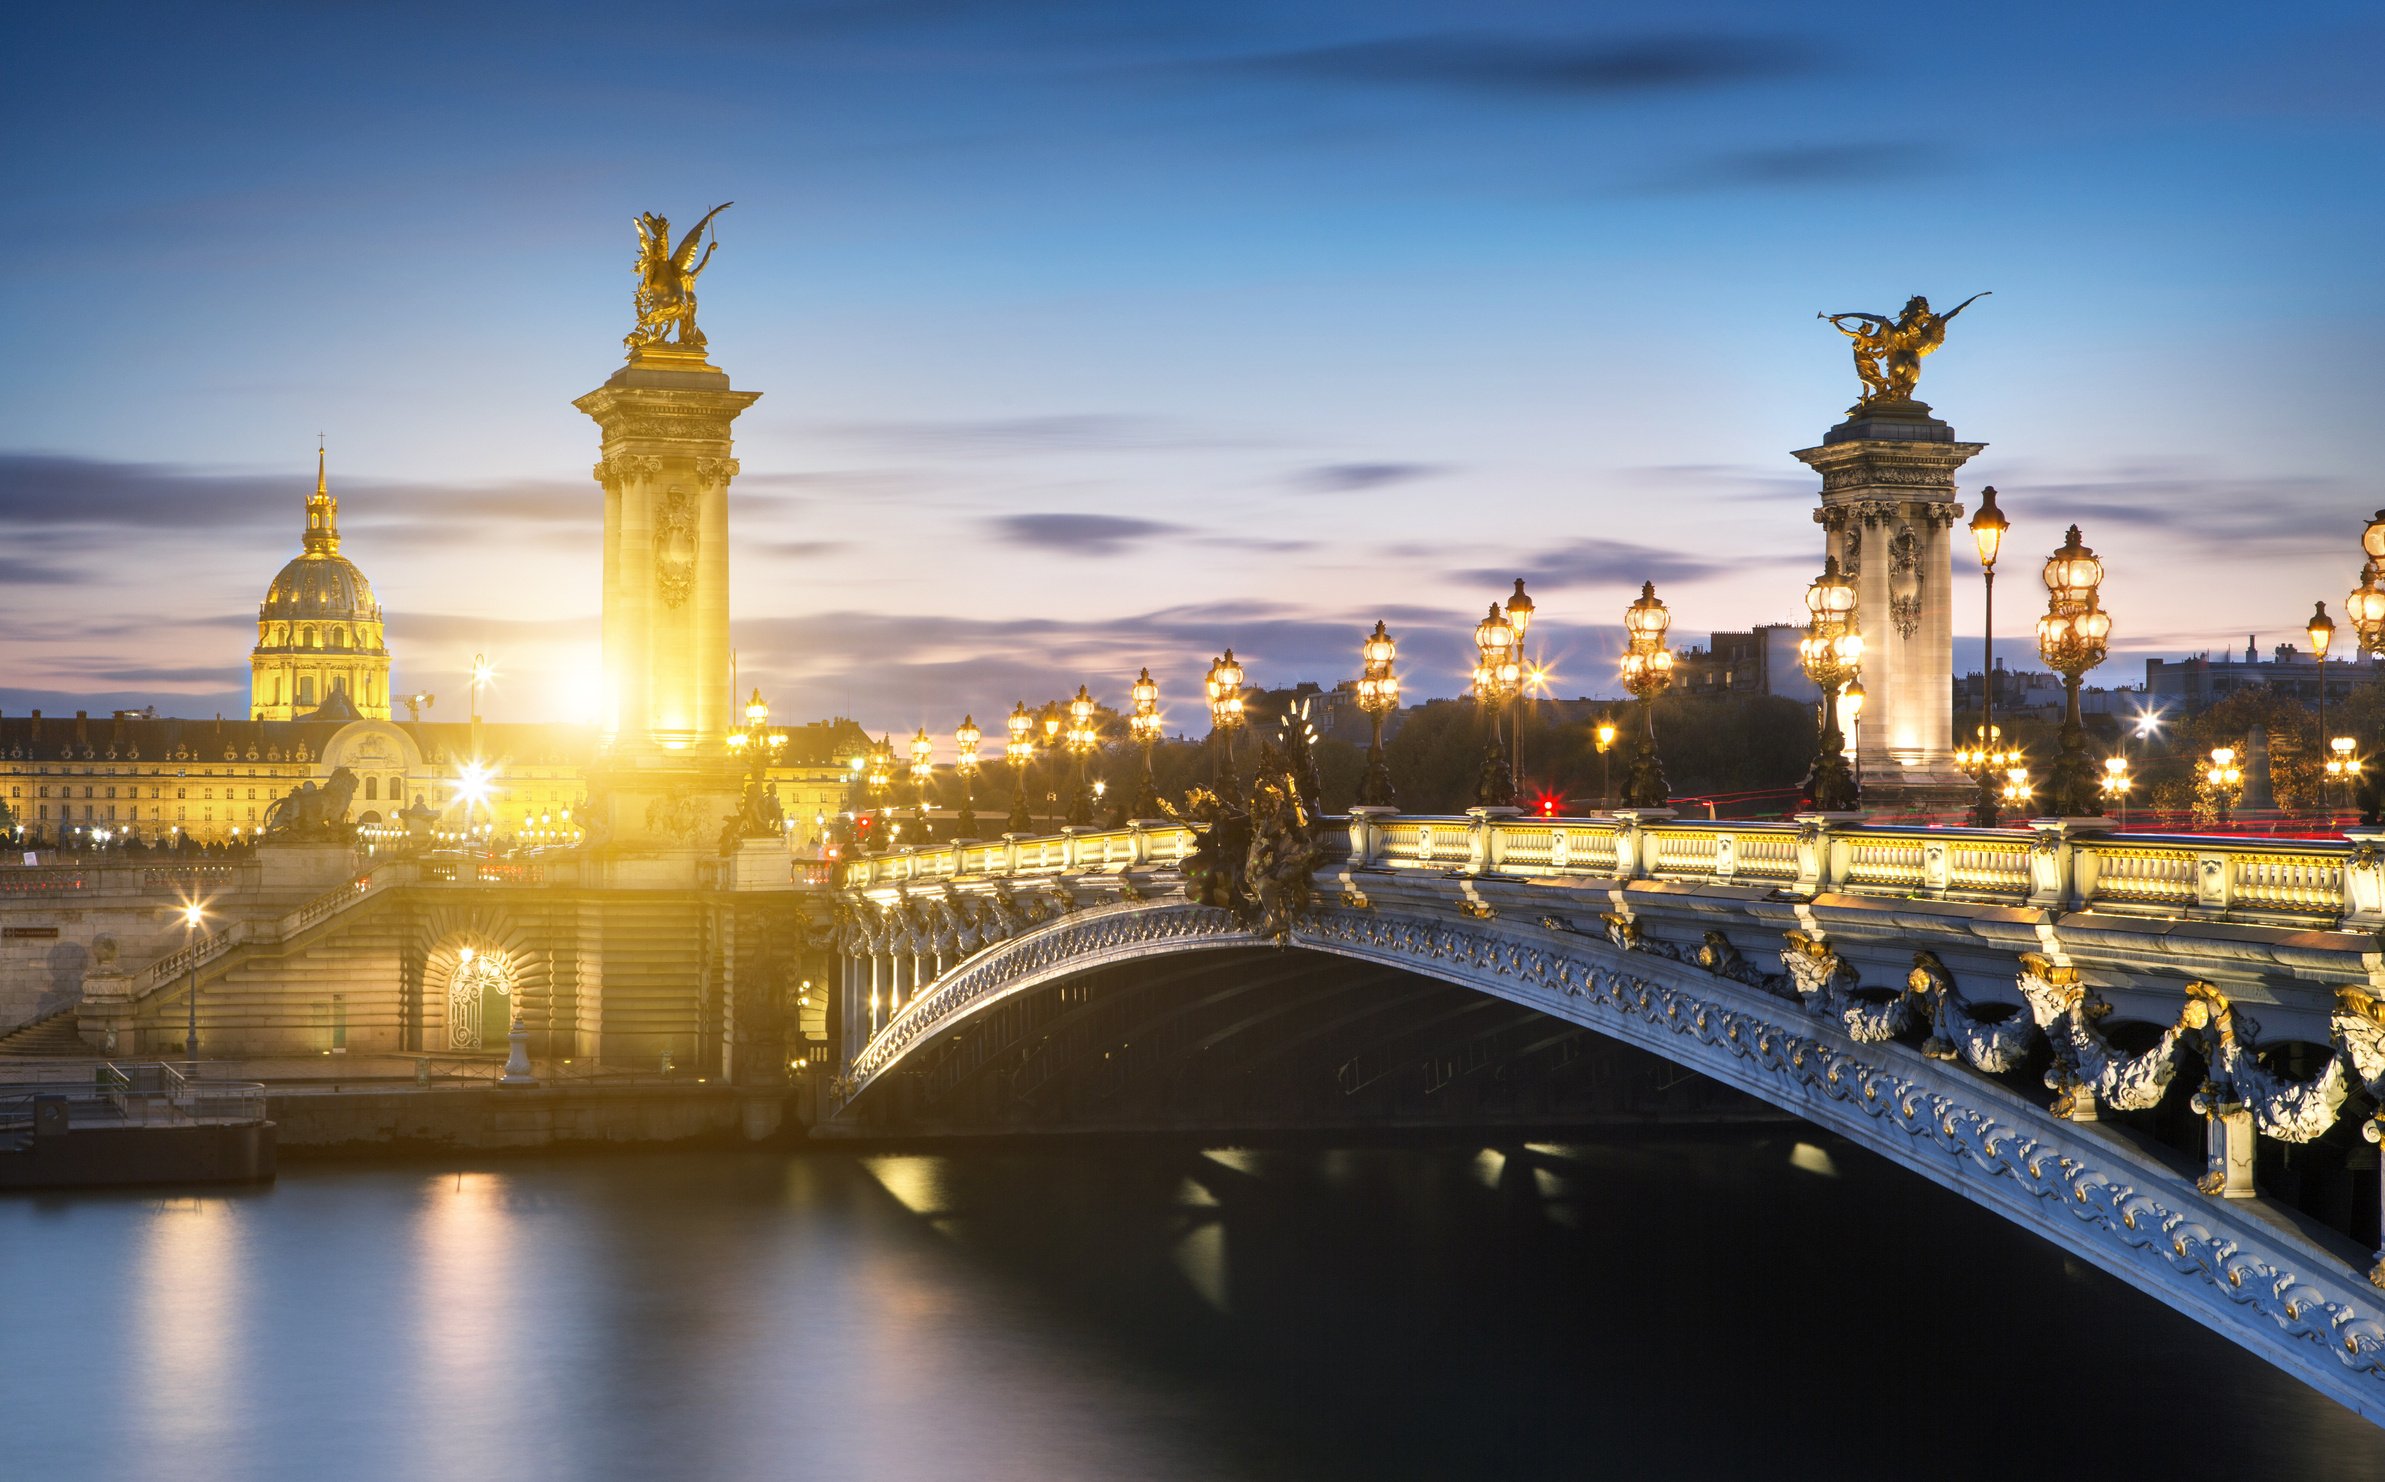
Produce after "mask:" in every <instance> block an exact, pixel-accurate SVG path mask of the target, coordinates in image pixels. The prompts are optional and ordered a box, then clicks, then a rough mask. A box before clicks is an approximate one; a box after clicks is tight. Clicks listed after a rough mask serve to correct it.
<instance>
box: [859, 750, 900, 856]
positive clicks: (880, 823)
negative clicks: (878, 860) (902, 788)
mask: <svg viewBox="0 0 2385 1482" xmlns="http://www.w3.org/2000/svg"><path fill="white" fill-rule="evenodd" d="M863 777H864V781H865V783H866V785H867V786H868V788H869V800H870V811H871V812H872V813H875V814H876V815H877V826H876V827H875V828H873V829H871V830H870V853H872V854H884V853H885V852H886V851H887V850H888V849H889V848H891V847H892V845H893V836H894V829H893V827H892V825H891V821H890V820H889V819H888V817H887V815H888V814H889V813H890V812H892V811H893V810H891V809H890V808H888V807H887V802H888V800H889V799H890V798H891V796H892V795H893V790H894V738H893V737H892V736H881V737H879V738H878V744H877V745H875V746H873V747H871V748H870V754H869V770H868V771H867V772H866V773H865V774H863Z"/></svg>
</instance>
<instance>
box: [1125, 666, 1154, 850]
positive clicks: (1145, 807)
mask: <svg viewBox="0 0 2385 1482" xmlns="http://www.w3.org/2000/svg"><path fill="white" fill-rule="evenodd" d="M1128 693H1129V694H1131V695H1133V696H1134V702H1135V708H1134V714H1133V715H1131V716H1129V717H1128V718H1127V722H1126V733H1127V736H1128V737H1129V738H1130V739H1131V740H1132V741H1133V742H1134V743H1135V744H1136V745H1137V746H1140V747H1142V748H1143V781H1142V783H1141V785H1140V786H1138V787H1137V788H1136V789H1135V800H1134V802H1133V804H1132V805H1130V806H1129V807H1128V808H1127V810H1126V811H1127V813H1128V814H1130V815H1131V816H1133V817H1136V818H1157V817H1159V788H1158V785H1157V784H1156V783H1155V782H1153V780H1152V776H1151V749H1152V748H1153V747H1154V746H1157V745H1158V744H1159V728H1160V719H1159V681H1157V680H1155V679H1153V678H1152V677H1151V670H1150V669H1149V668H1145V669H1144V670H1143V672H1142V673H1140V674H1137V675H1136V676H1135V683H1134V688H1133V689H1132V690H1130V691H1128Z"/></svg>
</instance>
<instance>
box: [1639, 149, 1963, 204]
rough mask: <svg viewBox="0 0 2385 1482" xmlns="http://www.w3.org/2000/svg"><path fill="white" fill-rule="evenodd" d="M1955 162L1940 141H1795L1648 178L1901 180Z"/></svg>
mask: <svg viewBox="0 0 2385 1482" xmlns="http://www.w3.org/2000/svg"><path fill="white" fill-rule="evenodd" d="M1957 168H1959V163H1958V161H1957V160H1956V159H1955V157H1954V155H1953V153H1952V152H1951V151H1949V150H1947V149H1945V148H1943V147H1941V146H1939V145H1935V144H1922V143H1914V142H1910V141H1902V140H1898V141H1890V142H1888V143H1882V144H1869V143H1865V144H1799V145H1790V146H1787V147H1784V148H1778V149H1748V150H1740V151H1737V152H1735V153H1731V154H1723V155H1717V156H1715V157H1713V158H1710V159H1705V160H1696V161H1692V162H1690V163H1688V164H1686V165H1684V166H1682V167H1681V168H1679V169H1677V170H1673V171H1669V172H1667V173H1666V174H1664V175H1663V176H1660V177H1658V178H1657V179H1655V180H1653V181H1651V182H1650V183H1649V186H1648V189H1650V190H1652V191H1656V192H1660V193H1661V192H1665V191H1700V190H1738V189H1745V188H1755V189H1767V188H1775V187H1779V188H1794V187H1802V186H1820V185H1868V184H1875V183H1877V184H1889V183H1901V182H1904V181H1908V180H1912V179H1916V178H1918V177H1921V176H1925V175H1945V174H1949V173H1951V172H1953V171H1954V170H1956V169H1957Z"/></svg>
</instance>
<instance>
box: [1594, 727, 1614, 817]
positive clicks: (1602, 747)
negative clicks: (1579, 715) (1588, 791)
mask: <svg viewBox="0 0 2385 1482" xmlns="http://www.w3.org/2000/svg"><path fill="white" fill-rule="evenodd" d="M1590 736H1591V739H1592V740H1593V741H1595V742H1597V743H1598V806H1599V807H1601V808H1612V807H1613V806H1615V757H1614V751H1615V723H1614V722H1613V721H1611V720H1602V721H1600V722H1599V723H1598V724H1597V725H1596V726H1595V727H1593V728H1592V729H1591V732H1590Z"/></svg>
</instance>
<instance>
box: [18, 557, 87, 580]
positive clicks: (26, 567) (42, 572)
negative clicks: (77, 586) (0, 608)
mask: <svg viewBox="0 0 2385 1482" xmlns="http://www.w3.org/2000/svg"><path fill="white" fill-rule="evenodd" d="M83 580H85V577H84V575H83V573H81V572H79V571H70V570H68V569H67V568H66V567H63V566H57V565H53V564H52V563H50V562H48V561H27V560H24V559H22V558H20V557H16V556H0V586H9V587H15V586H28V587H32V586H53V587H54V586H67V585H70V584H73V583H79V582H81V581H83Z"/></svg>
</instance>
